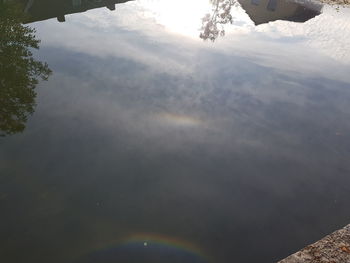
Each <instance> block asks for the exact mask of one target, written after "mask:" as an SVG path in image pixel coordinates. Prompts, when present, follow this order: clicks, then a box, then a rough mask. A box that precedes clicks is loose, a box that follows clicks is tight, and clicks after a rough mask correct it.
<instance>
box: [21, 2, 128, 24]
mask: <svg viewBox="0 0 350 263" xmlns="http://www.w3.org/2000/svg"><path fill="white" fill-rule="evenodd" d="M20 1H21V2H22V3H23V4H24V6H25V7H24V11H25V12H26V13H28V14H29V18H28V19H27V20H26V22H27V23H30V22H35V21H41V20H46V19H50V18H54V17H56V18H57V20H58V21H59V22H64V21H65V15H67V14H73V13H79V12H85V11H87V10H90V9H94V8H101V7H107V8H108V9H109V10H111V11H113V10H115V5H116V4H120V3H125V2H128V1H130V0H64V1H60V0H50V1H45V0H20Z"/></svg>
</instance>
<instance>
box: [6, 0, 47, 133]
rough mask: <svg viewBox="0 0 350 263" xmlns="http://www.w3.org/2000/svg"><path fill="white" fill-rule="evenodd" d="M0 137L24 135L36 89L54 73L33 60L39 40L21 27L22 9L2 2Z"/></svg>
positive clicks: (28, 29)
mask: <svg viewBox="0 0 350 263" xmlns="http://www.w3.org/2000/svg"><path fill="white" fill-rule="evenodd" d="M0 18H1V20H0V36H1V38H0V136H5V135H8V134H14V133H18V132H22V131H23V130H24V128H25V123H26V121H27V118H28V116H29V115H30V114H32V113H33V112H34V107H35V97H36V93H35V87H36V85H37V84H38V80H39V79H43V80H47V78H48V77H49V75H50V74H51V71H50V69H49V68H48V65H47V64H46V63H42V62H40V61H37V60H36V59H34V58H33V54H32V51H31V50H32V49H38V48H39V43H40V40H38V39H36V37H35V30H34V29H32V28H31V27H28V26H23V25H22V24H21V21H22V19H23V18H24V15H23V13H22V12H21V11H20V7H19V5H17V4H14V3H11V2H3V1H1V2H0Z"/></svg>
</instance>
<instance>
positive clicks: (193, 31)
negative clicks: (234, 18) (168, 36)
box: [139, 0, 212, 38]
mask: <svg viewBox="0 0 350 263" xmlns="http://www.w3.org/2000/svg"><path fill="white" fill-rule="evenodd" d="M139 4H140V5H141V6H143V7H144V8H145V9H146V10H147V12H149V13H148V14H146V15H149V16H150V17H152V18H154V19H155V20H156V22H157V23H158V24H160V25H163V26H164V27H165V28H166V29H167V30H169V31H171V32H174V33H179V34H182V35H187V36H191V37H195V38H197V37H198V32H199V30H200V27H201V24H202V23H201V21H202V18H203V17H204V16H205V14H207V13H209V12H210V10H211V7H212V5H211V4H210V1H209V0H140V1H139Z"/></svg>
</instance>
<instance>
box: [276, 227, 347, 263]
mask: <svg viewBox="0 0 350 263" xmlns="http://www.w3.org/2000/svg"><path fill="white" fill-rule="evenodd" d="M278 263H350V225H347V226H346V227H344V228H342V229H340V230H338V231H335V232H334V233H332V234H330V235H328V236H326V237H325V238H323V239H321V240H320V241H317V242H316V243H314V244H312V245H309V246H307V247H305V248H304V249H302V250H300V251H298V252H297V253H295V254H293V255H291V256H289V257H287V258H285V259H283V260H281V261H280V262H278Z"/></svg>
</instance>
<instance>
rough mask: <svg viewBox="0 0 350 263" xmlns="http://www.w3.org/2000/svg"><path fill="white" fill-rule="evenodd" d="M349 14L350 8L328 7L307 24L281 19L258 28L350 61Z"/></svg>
mask: <svg viewBox="0 0 350 263" xmlns="http://www.w3.org/2000/svg"><path fill="white" fill-rule="evenodd" d="M349 17H350V8H342V9H340V10H339V11H337V10H336V9H334V8H333V7H329V6H328V7H327V6H326V7H324V9H323V13H322V14H321V15H319V16H317V17H315V18H314V19H311V20H309V21H307V22H305V23H302V24H301V23H290V22H285V21H278V22H275V23H270V24H266V25H261V26H259V27H257V30H258V31H260V32H263V33H264V34H268V35H269V36H270V37H272V38H282V37H284V38H290V39H299V40H300V41H302V42H304V43H305V44H306V45H305V48H312V49H315V50H317V52H320V53H323V54H325V55H327V56H330V57H332V58H334V59H336V60H338V61H341V62H345V63H350V52H349V45H348V43H349V39H350V20H349ZM285 41H288V40H287V39H285Z"/></svg>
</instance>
